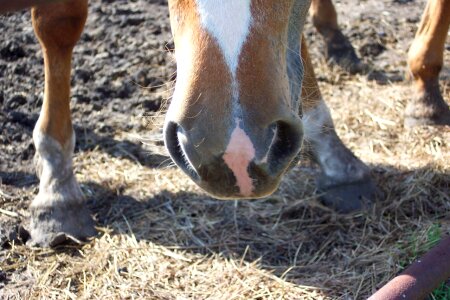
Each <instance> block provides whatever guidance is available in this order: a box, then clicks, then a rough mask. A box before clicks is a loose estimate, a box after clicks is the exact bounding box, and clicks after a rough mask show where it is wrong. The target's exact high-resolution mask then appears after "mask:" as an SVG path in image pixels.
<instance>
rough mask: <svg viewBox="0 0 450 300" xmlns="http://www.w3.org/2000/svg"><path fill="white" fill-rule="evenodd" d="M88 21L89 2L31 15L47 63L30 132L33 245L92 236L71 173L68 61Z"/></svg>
mask: <svg viewBox="0 0 450 300" xmlns="http://www.w3.org/2000/svg"><path fill="white" fill-rule="evenodd" d="M86 16H87V0H71V1H67V2H61V3H53V4H45V5H40V6H37V7H35V8H33V10H32V19H33V27H34V31H35V34H36V36H37V37H38V39H39V42H40V44H41V47H42V53H43V55H44V63H45V93H44V102H43V105H42V109H41V113H40V115H39V119H38V121H37V123H36V126H35V128H34V131H33V140H34V143H35V146H36V164H37V172H38V175H39V177H40V184H39V193H38V195H37V196H36V198H35V199H34V200H33V202H32V203H31V207H30V209H31V223H30V227H31V230H30V231H31V238H32V239H31V242H30V243H31V244H32V245H39V246H54V245H56V244H58V243H60V242H63V241H64V240H65V239H67V238H72V239H73V238H75V239H84V238H86V237H88V236H92V235H93V234H95V230H94V226H93V225H94V222H93V220H92V218H91V216H90V213H89V211H88V209H87V208H86V207H85V204H84V197H83V194H82V192H81V189H80V187H79V185H78V183H77V181H76V179H75V176H74V174H73V167H72V154H73V150H74V146H75V134H74V131H73V128H72V121H71V116H70V71H71V60H72V50H73V47H74V46H75V44H76V42H77V41H78V39H79V37H80V35H81V32H82V30H83V27H84V23H85V20H86Z"/></svg>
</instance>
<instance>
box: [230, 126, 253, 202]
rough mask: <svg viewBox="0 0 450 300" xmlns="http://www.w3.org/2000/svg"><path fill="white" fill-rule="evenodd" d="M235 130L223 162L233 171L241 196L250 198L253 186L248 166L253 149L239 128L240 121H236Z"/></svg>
mask: <svg viewBox="0 0 450 300" xmlns="http://www.w3.org/2000/svg"><path fill="white" fill-rule="evenodd" d="M236 123H237V124H236V128H235V129H234V130H233V133H232V134H231V139H230V143H229V144H228V146H227V149H226V150H225V154H224V155H223V160H224V161H225V163H226V164H227V166H228V167H229V168H230V169H231V171H233V174H234V177H236V184H237V186H238V187H239V190H240V193H241V194H242V195H243V196H246V197H249V196H251V194H252V192H253V190H254V186H253V181H252V178H251V177H250V175H249V174H248V166H249V164H250V162H251V161H252V160H253V159H254V158H255V147H254V146H253V143H252V141H251V140H250V138H249V136H248V135H247V134H246V133H245V131H244V130H243V129H242V128H241V127H240V120H236Z"/></svg>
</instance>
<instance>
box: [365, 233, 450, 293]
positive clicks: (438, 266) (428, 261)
mask: <svg viewBox="0 0 450 300" xmlns="http://www.w3.org/2000/svg"><path fill="white" fill-rule="evenodd" d="M449 278H450V237H447V238H446V239H444V240H443V241H441V242H440V243H439V244H438V245H437V246H436V247H434V248H433V249H431V250H430V251H428V252H427V253H426V254H425V255H424V256H423V257H422V258H420V259H418V260H416V261H415V262H414V263H413V264H412V265H411V266H409V267H408V268H407V269H406V270H405V271H403V272H402V273H401V274H400V275H398V276H397V277H395V278H394V279H392V280H391V281H389V282H388V283H387V284H386V285H385V286H383V287H382V288H381V289H380V290H378V291H377V292H376V293H375V294H373V295H372V296H371V297H370V298H369V299H368V300H417V299H425V297H426V296H427V295H429V294H430V293H431V292H432V291H433V290H434V289H435V288H437V287H438V286H439V284H441V283H442V282H445V281H446V280H447V279H449Z"/></svg>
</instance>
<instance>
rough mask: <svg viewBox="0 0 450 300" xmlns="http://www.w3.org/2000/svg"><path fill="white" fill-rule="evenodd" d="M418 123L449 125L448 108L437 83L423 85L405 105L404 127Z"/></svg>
mask: <svg viewBox="0 0 450 300" xmlns="http://www.w3.org/2000/svg"><path fill="white" fill-rule="evenodd" d="M419 125H450V108H449V106H448V105H447V103H446V102H445V100H444V99H443V97H442V94H441V92H440V90H439V85H438V84H437V83H436V84H426V85H424V88H420V89H419V92H418V93H417V96H415V97H412V98H411V100H410V101H409V102H408V104H407V106H406V109H405V127H413V126H419Z"/></svg>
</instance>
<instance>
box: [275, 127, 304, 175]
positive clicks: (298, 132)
mask: <svg viewBox="0 0 450 300" xmlns="http://www.w3.org/2000/svg"><path fill="white" fill-rule="evenodd" d="M270 127H271V128H274V131H275V133H274V134H275V136H274V141H273V143H272V146H271V147H270V149H269V160H268V161H269V170H270V172H272V173H275V174H276V173H278V172H279V171H280V170H281V169H284V168H285V167H286V162H291V161H293V160H294V159H295V158H296V157H297V156H298V153H299V152H300V148H301V143H302V138H303V132H302V128H301V126H298V125H297V124H290V123H287V122H284V121H277V122H276V123H274V124H272V125H271V126H270Z"/></svg>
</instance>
